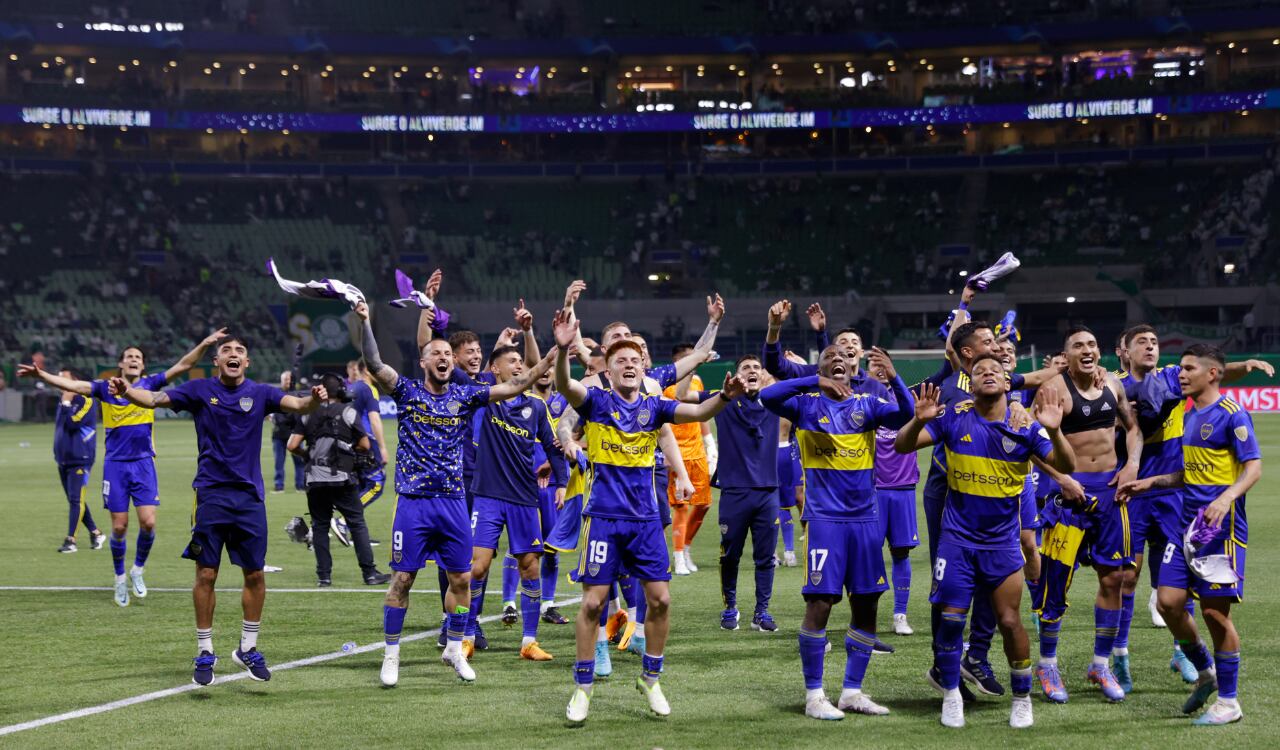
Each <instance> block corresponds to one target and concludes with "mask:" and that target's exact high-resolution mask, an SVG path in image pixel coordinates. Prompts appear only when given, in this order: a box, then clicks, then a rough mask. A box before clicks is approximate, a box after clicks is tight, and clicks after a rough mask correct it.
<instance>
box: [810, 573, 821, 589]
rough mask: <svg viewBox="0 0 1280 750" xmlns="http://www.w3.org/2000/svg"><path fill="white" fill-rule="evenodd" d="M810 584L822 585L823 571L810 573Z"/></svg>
mask: <svg viewBox="0 0 1280 750" xmlns="http://www.w3.org/2000/svg"><path fill="white" fill-rule="evenodd" d="M809 583H811V584H813V585H814V586H818V585H820V584H821V583H822V571H821V570H811V571H809Z"/></svg>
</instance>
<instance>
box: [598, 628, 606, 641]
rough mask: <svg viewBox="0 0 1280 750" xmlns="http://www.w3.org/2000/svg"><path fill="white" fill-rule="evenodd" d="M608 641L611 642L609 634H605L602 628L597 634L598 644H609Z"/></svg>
mask: <svg viewBox="0 0 1280 750" xmlns="http://www.w3.org/2000/svg"><path fill="white" fill-rule="evenodd" d="M608 640H609V634H608V633H606V632H605V630H604V628H600V632H598V633H596V642H597V643H598V642H600V641H605V642H608Z"/></svg>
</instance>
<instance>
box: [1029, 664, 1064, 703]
mask: <svg viewBox="0 0 1280 750" xmlns="http://www.w3.org/2000/svg"><path fill="white" fill-rule="evenodd" d="M1035 677H1036V681H1037V682H1039V683H1040V692H1042V693H1044V697H1045V698H1048V699H1049V700H1050V701H1052V702H1054V703H1066V702H1067V688H1066V686H1064V685H1063V684H1062V673H1061V672H1059V671H1058V665H1057V664H1037V665H1036V668H1035Z"/></svg>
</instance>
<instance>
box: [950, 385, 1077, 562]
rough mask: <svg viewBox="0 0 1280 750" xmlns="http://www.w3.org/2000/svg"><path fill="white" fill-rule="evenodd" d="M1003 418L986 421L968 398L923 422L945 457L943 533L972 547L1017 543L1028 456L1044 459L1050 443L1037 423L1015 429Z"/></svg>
mask: <svg viewBox="0 0 1280 750" xmlns="http://www.w3.org/2000/svg"><path fill="white" fill-rule="evenodd" d="M1008 420H1009V418H1008V416H1007V415H1006V417H1005V421H1004V422H990V421H987V420H986V419H983V418H982V416H981V415H979V414H978V413H977V412H976V411H975V410H974V408H973V402H972V401H962V402H960V403H958V404H955V405H954V406H953V407H952V408H950V409H948V410H947V411H946V413H944V414H943V415H942V416H940V417H938V418H937V419H935V420H933V421H931V422H929V423H928V424H926V425H925V429H926V430H927V431H928V432H929V435H930V436H931V437H932V438H933V440H934V444H935V445H938V446H940V447H941V448H942V450H943V453H944V455H945V457H946V466H947V503H946V506H945V508H944V510H943V511H942V535H941V538H942V539H945V540H947V541H950V542H953V543H955V544H958V545H959V546H961V547H971V548H974V549H1017V548H1018V534H1019V532H1020V531H1021V530H1022V524H1021V522H1020V514H1019V512H1018V511H1019V508H1020V506H1021V502H1020V497H1021V495H1022V491H1023V488H1024V487H1025V486H1026V481H1027V474H1028V473H1030V471H1031V457H1032V456H1038V457H1040V458H1042V459H1047V458H1048V457H1049V455H1050V454H1051V453H1052V452H1053V443H1052V442H1051V441H1050V440H1049V435H1048V433H1047V432H1045V431H1044V428H1042V427H1041V426H1040V425H1039V424H1036V423H1032V424H1031V426H1029V427H1026V428H1023V429H1021V430H1015V429H1013V428H1011V427H1010V426H1009V424H1008Z"/></svg>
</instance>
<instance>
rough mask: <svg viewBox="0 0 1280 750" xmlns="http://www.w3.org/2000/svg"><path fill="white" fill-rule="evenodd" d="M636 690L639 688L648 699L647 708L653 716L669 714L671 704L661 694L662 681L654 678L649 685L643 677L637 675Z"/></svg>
mask: <svg viewBox="0 0 1280 750" xmlns="http://www.w3.org/2000/svg"><path fill="white" fill-rule="evenodd" d="M636 690H639V691H640V692H641V694H643V695H644V697H645V699H646V700H648V701H649V710H650V711H652V712H653V715H654V716H670V715H671V704H670V703H668V702H667V696H665V695H663V694H662V683H660V682H658V681H656V680H655V681H654V682H653V684H652V685H650V684H649V683H648V681H646V680H645V679H644V678H643V677H637V678H636Z"/></svg>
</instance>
